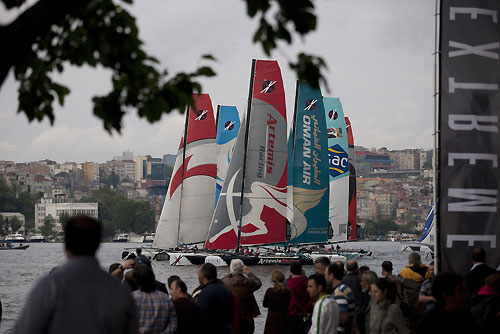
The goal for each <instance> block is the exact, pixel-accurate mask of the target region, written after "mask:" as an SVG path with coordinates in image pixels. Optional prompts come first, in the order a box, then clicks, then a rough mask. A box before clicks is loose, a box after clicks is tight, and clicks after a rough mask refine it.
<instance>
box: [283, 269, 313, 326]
mask: <svg viewBox="0 0 500 334" xmlns="http://www.w3.org/2000/svg"><path fill="white" fill-rule="evenodd" d="M286 286H287V288H288V289H290V305H289V306H288V311H289V314H290V315H292V316H296V315H301V316H305V315H307V314H308V313H311V311H312V306H313V303H312V298H311V297H310V296H309V293H308V292H307V277H306V276H296V277H291V278H290V279H289V280H288V282H287V284H286Z"/></svg>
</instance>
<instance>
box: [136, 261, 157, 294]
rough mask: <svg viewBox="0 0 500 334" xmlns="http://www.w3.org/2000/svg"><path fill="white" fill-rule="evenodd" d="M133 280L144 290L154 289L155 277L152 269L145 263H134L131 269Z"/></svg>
mask: <svg viewBox="0 0 500 334" xmlns="http://www.w3.org/2000/svg"><path fill="white" fill-rule="evenodd" d="M132 273H133V274H132V276H133V277H134V280H135V282H136V284H137V286H138V287H139V289H141V291H144V292H153V291H155V290H156V279H155V274H154V273H153V269H151V267H149V266H147V265H145V264H136V265H135V266H134V269H133V270H132Z"/></svg>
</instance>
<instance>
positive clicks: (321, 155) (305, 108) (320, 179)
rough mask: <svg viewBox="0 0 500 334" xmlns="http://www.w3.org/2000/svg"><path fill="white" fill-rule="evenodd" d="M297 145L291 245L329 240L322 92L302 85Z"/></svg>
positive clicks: (294, 145) (296, 134)
mask: <svg viewBox="0 0 500 334" xmlns="http://www.w3.org/2000/svg"><path fill="white" fill-rule="evenodd" d="M295 113H296V115H295V124H294V126H295V128H294V131H293V133H294V141H293V162H292V164H291V165H292V166H293V221H291V222H290V223H291V226H290V227H291V237H290V241H289V243H292V244H301V243H317V242H325V241H327V240H328V194H329V193H328V189H329V188H328V187H329V177H328V140H327V134H326V120H325V109H324V106H323V96H322V95H321V90H319V89H312V88H311V87H310V86H309V85H307V84H305V83H302V82H300V83H298V89H297V97H296V103H295Z"/></svg>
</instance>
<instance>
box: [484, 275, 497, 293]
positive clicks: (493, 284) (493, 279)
mask: <svg viewBox="0 0 500 334" xmlns="http://www.w3.org/2000/svg"><path fill="white" fill-rule="evenodd" d="M486 285H488V286H489V287H490V288H492V289H493V290H494V291H496V292H497V293H498V294H499V295H500V273H495V274H491V275H489V276H488V277H486Z"/></svg>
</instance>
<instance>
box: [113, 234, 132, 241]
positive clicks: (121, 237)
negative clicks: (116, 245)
mask: <svg viewBox="0 0 500 334" xmlns="http://www.w3.org/2000/svg"><path fill="white" fill-rule="evenodd" d="M128 239H129V236H128V234H126V233H121V234H118V235H117V236H116V237H115V238H114V239H113V242H128Z"/></svg>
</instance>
